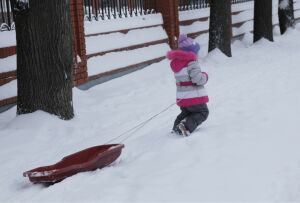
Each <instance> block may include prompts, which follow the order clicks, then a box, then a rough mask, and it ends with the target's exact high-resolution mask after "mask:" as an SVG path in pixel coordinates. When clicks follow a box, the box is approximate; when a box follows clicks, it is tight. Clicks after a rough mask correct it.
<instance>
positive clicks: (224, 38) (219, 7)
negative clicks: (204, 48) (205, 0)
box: [208, 0, 231, 57]
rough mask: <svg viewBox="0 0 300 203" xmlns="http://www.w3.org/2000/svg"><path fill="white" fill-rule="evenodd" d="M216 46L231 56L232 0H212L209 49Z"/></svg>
mask: <svg viewBox="0 0 300 203" xmlns="http://www.w3.org/2000/svg"><path fill="white" fill-rule="evenodd" d="M215 48H218V49H220V50H221V51H222V52H223V53H224V54H226V55H227V56H229V57H231V0H222V1H220V0H210V24H209V47H208V51H209V52H210V51H212V50H214V49H215Z"/></svg>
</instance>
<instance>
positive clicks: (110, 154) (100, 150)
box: [23, 144, 124, 183]
mask: <svg viewBox="0 0 300 203" xmlns="http://www.w3.org/2000/svg"><path fill="white" fill-rule="evenodd" d="M123 147H124V145H123V144H111V145H99V146H95V147H91V148H88V149H85V150H82V151H80V152H77V153H74V154H71V155H69V156H66V157H64V158H63V159H62V160H61V161H60V162H58V163H56V164H54V165H51V166H43V167H39V168H35V169H32V170H30V171H26V172H24V173H23V176H24V177H28V178H29V180H30V181H31V182H34V183H55V182H59V181H61V180H63V179H65V178H67V177H69V176H72V175H74V174H76V173H79V172H84V171H92V170H95V169H98V168H103V167H105V166H107V165H109V164H111V163H112V162H114V161H115V160H116V159H117V158H118V157H119V156H120V155H121V151H122V148H123Z"/></svg>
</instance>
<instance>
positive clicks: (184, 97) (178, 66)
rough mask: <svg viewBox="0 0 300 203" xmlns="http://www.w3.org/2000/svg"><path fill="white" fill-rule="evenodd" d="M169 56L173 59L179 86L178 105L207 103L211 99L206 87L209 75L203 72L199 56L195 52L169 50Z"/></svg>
mask: <svg viewBox="0 0 300 203" xmlns="http://www.w3.org/2000/svg"><path fill="white" fill-rule="evenodd" d="M167 58H168V59H169V60H172V61H171V64H170V65H171V69H172V70H173V72H174V76H175V79H176V86H177V105H178V106H180V107H187V106H194V105H198V104H205V103H207V102H208V101H209V99H208V95H207V93H206V90H205V88H204V85H205V84H206V83H207V80H208V75H207V73H205V72H201V68H200V66H199V63H198V61H197V56H196V54H194V53H193V52H185V51H180V50H176V51H169V52H168V53H167Z"/></svg>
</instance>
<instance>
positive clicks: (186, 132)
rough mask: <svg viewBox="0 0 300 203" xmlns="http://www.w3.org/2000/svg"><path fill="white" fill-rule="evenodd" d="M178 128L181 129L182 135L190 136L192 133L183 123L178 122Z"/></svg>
mask: <svg viewBox="0 0 300 203" xmlns="http://www.w3.org/2000/svg"><path fill="white" fill-rule="evenodd" d="M178 128H179V130H180V131H181V135H183V136H185V137H188V136H190V135H191V133H190V131H189V130H188V129H187V128H186V127H185V125H184V124H183V123H179V124H178Z"/></svg>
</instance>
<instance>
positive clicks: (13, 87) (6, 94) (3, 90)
mask: <svg viewBox="0 0 300 203" xmlns="http://www.w3.org/2000/svg"><path fill="white" fill-rule="evenodd" d="M15 96H17V80H13V81H10V82H9V83H7V84H5V85H1V86H0V101H1V100H4V99H7V98H11V97H15Z"/></svg>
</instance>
